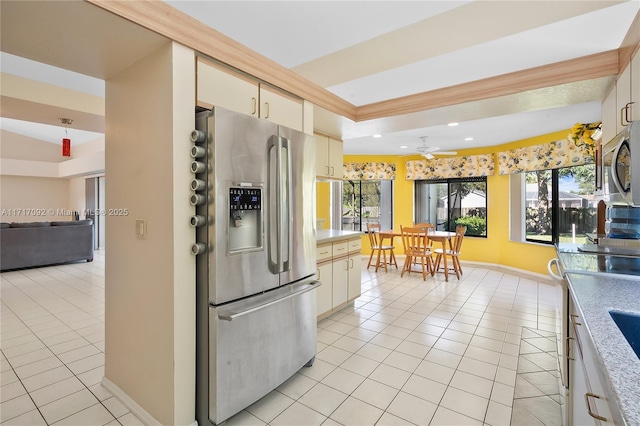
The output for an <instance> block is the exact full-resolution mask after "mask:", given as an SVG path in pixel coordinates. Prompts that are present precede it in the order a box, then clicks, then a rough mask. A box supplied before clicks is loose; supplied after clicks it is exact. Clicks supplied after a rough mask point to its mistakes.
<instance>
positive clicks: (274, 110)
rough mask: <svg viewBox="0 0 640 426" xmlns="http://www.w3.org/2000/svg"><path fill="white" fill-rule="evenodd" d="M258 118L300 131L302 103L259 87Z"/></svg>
mask: <svg viewBox="0 0 640 426" xmlns="http://www.w3.org/2000/svg"><path fill="white" fill-rule="evenodd" d="M260 118H264V119H265V120H269V121H271V122H273V123H277V124H281V125H283V126H286V127H289V128H291V129H294V130H298V131H300V132H301V131H302V101H301V100H300V99H295V98H293V97H290V96H287V95H286V94H284V93H282V92H278V91H277V89H274V88H271V87H268V86H264V85H260Z"/></svg>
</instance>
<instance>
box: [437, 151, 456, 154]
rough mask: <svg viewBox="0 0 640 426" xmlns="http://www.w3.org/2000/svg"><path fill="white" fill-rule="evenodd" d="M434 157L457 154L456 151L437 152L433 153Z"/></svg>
mask: <svg viewBox="0 0 640 426" xmlns="http://www.w3.org/2000/svg"><path fill="white" fill-rule="evenodd" d="M433 154H434V155H456V154H457V152H456V151H438V152H434V153H433Z"/></svg>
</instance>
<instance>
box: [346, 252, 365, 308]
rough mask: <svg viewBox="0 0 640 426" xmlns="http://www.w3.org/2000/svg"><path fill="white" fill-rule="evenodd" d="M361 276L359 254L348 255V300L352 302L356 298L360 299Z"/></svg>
mask: <svg viewBox="0 0 640 426" xmlns="http://www.w3.org/2000/svg"><path fill="white" fill-rule="evenodd" d="M361 276H362V259H361V257H360V253H356V254H351V255H349V292H348V293H349V294H348V297H349V300H353V299H355V298H356V297H360V294H362V290H361V285H360V281H361Z"/></svg>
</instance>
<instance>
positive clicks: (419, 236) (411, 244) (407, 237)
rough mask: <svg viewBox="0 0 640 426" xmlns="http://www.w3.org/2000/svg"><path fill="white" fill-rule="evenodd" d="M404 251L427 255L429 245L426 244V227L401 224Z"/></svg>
mask: <svg viewBox="0 0 640 426" xmlns="http://www.w3.org/2000/svg"><path fill="white" fill-rule="evenodd" d="M400 233H401V234H402V245H403V246H404V252H405V253H409V254H412V255H415V256H422V255H425V254H426V252H427V250H428V248H429V246H428V245H427V244H426V239H427V237H426V236H427V232H426V229H425V228H418V227H407V228H404V227H403V226H402V225H401V226H400Z"/></svg>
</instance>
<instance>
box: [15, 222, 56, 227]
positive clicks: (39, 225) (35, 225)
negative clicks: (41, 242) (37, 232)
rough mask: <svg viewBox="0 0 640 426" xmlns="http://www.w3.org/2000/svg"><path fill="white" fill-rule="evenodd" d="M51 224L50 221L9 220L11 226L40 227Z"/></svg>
mask: <svg viewBox="0 0 640 426" xmlns="http://www.w3.org/2000/svg"><path fill="white" fill-rule="evenodd" d="M45 226H51V222H11V227H12V228H42V227H45Z"/></svg>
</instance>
